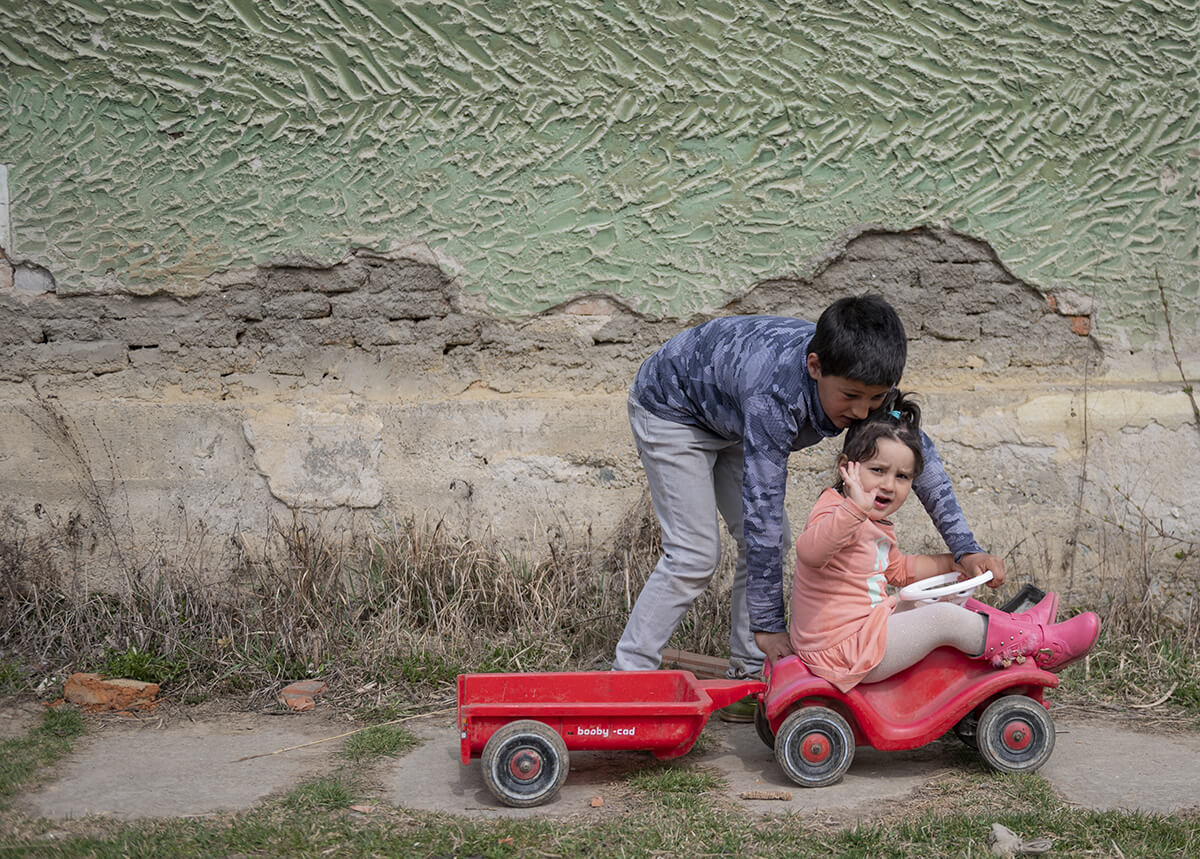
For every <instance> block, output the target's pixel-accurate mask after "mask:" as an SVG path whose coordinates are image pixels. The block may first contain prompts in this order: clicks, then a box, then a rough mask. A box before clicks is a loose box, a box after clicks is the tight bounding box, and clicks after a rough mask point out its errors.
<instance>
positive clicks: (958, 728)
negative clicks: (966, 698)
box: [954, 713, 979, 749]
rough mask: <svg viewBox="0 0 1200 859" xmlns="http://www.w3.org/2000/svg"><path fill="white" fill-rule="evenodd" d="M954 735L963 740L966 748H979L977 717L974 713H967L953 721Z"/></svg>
mask: <svg viewBox="0 0 1200 859" xmlns="http://www.w3.org/2000/svg"><path fill="white" fill-rule="evenodd" d="M954 735H955V736H956V737H958V738H959V739H960V740H962V741H963V744H964V745H966V746H967V747H968V748H972V749H978V748H979V719H978V717H976V715H975V714H974V713H968V714H967V715H965V716H963V717H962V718H961V719H959V720H958V721H957V722H955V723H954Z"/></svg>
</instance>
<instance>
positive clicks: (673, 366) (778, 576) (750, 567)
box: [631, 316, 983, 632]
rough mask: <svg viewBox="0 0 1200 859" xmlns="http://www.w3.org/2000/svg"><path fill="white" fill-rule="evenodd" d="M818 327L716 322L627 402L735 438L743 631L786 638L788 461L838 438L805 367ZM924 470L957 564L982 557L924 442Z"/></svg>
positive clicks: (935, 514)
mask: <svg viewBox="0 0 1200 859" xmlns="http://www.w3.org/2000/svg"><path fill="white" fill-rule="evenodd" d="M814 331H816V325H814V324H813V323H811V322H807V321H805V320H803V319H793V318H791V317H781V316H732V317H722V318H720V319H714V320H712V321H711V322H706V323H705V324H703V325H700V326H698V327H696V328H692V329H689V330H687V331H684V332H683V333H681V334H678V335H676V336H675V337H672V338H671V339H670V340H669V341H667V343H666V344H664V345H663V346H662V348H660V349H659V350H658V351H657V352H655V353H654V354H653V355H651V356H650V357H649V358H647V359H646V361H645V362H644V363H643V364H642V366H641V368H640V369H639V370H638V373H637V378H636V379H635V381H634V383H633V389H632V391H631V394H632V396H633V397H634V398H635V399H636V400H637V401H638V402H639V403H641V404H642V405H643V406H645V407H646V409H648V410H649V411H650V412H651V413H653V414H655V415H657V416H658V417H660V418H662V419H664V420H668V421H674V422H675V423H682V424H689V425H692V426H697V427H700V428H702V429H705V430H707V431H709V432H711V433H713V434H715V435H717V436H720V437H721V438H727V439H741V441H742V447H743V451H744V458H745V465H744V470H743V474H742V506H743V510H744V517H745V522H744V528H745V535H746V565H747V571H748V572H747V584H746V591H747V594H746V596H747V600H748V603H749V610H750V628H751V629H752V630H754V631H755V632H783V631H784V630H785V629H786V628H787V627H786V625H785V622H784V620H785V618H784V605H783V587H782V582H783V579H782V575H783V557H782V547H781V544H782V542H783V515H784V506H783V500H784V493H785V491H786V488H787V460H788V455H789V454H790V453H791V452H792V451H794V450H801V449H802V448H806V447H809V446H811V445H813V444H816V443H817V442H819V441H820V440H821V439H822V438H828V437H830V436H835V435H837V434H838V433H840V432H841V430H840V429H838V428H837V427H836V426H834V424H833V422H832V421H830V420H829V418H828V417H826V415H825V412H824V410H823V409H822V408H821V402H820V400H819V398H818V397H817V384H816V380H814V379H813V378H812V377H811V376H810V375H809V374H808V371H807V369H806V367H805V359H806V358H807V355H808V343H809V341H810V340H811V339H812V336H813V333H814ZM922 438H923V443H924V452H925V470H924V471H923V472H922V473H921V475H920V476H919V477H918V478H917V479H916V480H915V481H913V490H914V491H915V492H916V494H917V497H918V498H920V499H921V503H922V504H924V505H925V509H926V511H928V513H929V516H930V518H931V519H932V520H933V523H934V526H935V527H936V528H937V530H938V532H939V533H940V534H941V535H942V539H944V540H945V541H946V545H947V546H948V547H949V549H950V551H952V552H953V553H954V556H955V557H956V558H957V557H960V556H962V555H964V554H969V553H972V552H982V551H983V550H982V549H981V548H980V546H979V544H978V543H976V542H975V537H974V535H972V533H971V529H970V528H969V527H967V523H966V520H965V519H964V518H963V513H962V508H961V507H959V504H958V499H956V498H955V497H954V490H953V488H952V487H951V486H950V478H949V477H947V476H946V469H945V468H944V466H943V465H942V460H941V457H939V456H938V453H937V450H936V449H935V448H934V446H933V442H931V441H930V440H929V437H928V436H926V435H924V433H922Z"/></svg>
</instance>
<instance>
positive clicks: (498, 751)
mask: <svg viewBox="0 0 1200 859" xmlns="http://www.w3.org/2000/svg"><path fill="white" fill-rule="evenodd" d="M479 762H480V765H481V766H482V767H483V783H484V784H486V785H487V788H488V790H490V791H491V792H492V796H494V797H496V799H498V800H500V801H501V802H503V803H504V804H505V805H511V806H512V807H513V808H529V807H530V806H534V805H541V804H542V803H543V802H547V801H548V800H549V799H550V798H551V797H553V796H554V795H555V794H556V793H558V789H559V788H561V787H562V786H563V782H565V781H566V780H567V771H568V770H569V769H570V758H569V757H568V755H567V744H566V743H565V742H563V738H562V737H560V736H559V735H558V732H557V731H555V730H554V729H553V728H551V727H550V726H548V725H546V724H544V723H543V722H538V721H535V720H533V719H522V720H520V721H518V722H509V723H508V724H507V725H505V726H504V727H502V728H500V729H499V730H498V731H496V733H494V734H492V736H491V739H489V740H488V741H487V745H485V746H484V747H483V754H482V755H480V759H479Z"/></svg>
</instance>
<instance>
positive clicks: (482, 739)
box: [458, 671, 766, 808]
mask: <svg viewBox="0 0 1200 859" xmlns="http://www.w3.org/2000/svg"><path fill="white" fill-rule="evenodd" d="M765 691H766V684H764V683H763V682H762V681H760V680H697V679H696V676H695V675H694V674H692V672H690V671H564V672H547V673H534V674H460V675H459V677H458V729H459V733H460V735H461V739H462V762H463V763H464V764H469V763H470V761H471V758H474V757H477V758H479V759H480V764H481V766H482V768H483V781H484V783H485V784H486V785H487V787H488V790H490V791H491V792H492V794H493V795H494V796H495V797H496V799H498V800H500V801H501V802H503V803H504V804H506V805H511V806H514V807H518V808H525V807H528V806H533V805H540V804H541V803H543V802H546V801H547V800H549V799H550V798H551V797H553V796H554V794H556V793H557V792H558V790H559V788H561V787H562V785H563V782H565V781H566V779H567V771H568V770H569V768H570V767H569V756H568V750H573V749H578V750H589V751H597V750H608V751H617V750H624V751H640V750H644V751H649V752H653V753H654V756H655V757H657V758H659V759H660V760H662V759H667V758H675V757H679V756H680V755H684V754H686V753H687V752H688V750H690V749H691V747H692V746H693V745H694V744H695V742H696V740H697V738H699V736H700V732H701V731H702V730H703V729H704V726H705V724H707V722H708V717H709V716H710V715H711V714H712V712H713V711H714V710H718V709H720V708H721V707H725V706H727V705H729V704H732V703H733V702H734V701H737V700H739V699H740V698H744V697H745V696H747V695H754V694H762V693H763V692H765Z"/></svg>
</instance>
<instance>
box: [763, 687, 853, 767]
mask: <svg viewBox="0 0 1200 859" xmlns="http://www.w3.org/2000/svg"><path fill="white" fill-rule="evenodd" d="M775 760H776V761H778V762H779V766H781V767H782V768H783V771H784V772H785V773H787V777H788V778H790V779H791V780H792V781H794V782H795V783H796V784H798V785H800V786H801V787H826V786H828V785H831V784H834V783H835V782H837V781H839V780H840V779H841V777H842V776H843V775H845V773H846V770H848V769H849V768H850V763H851V761H853V760H854V732H853V731H852V730H851V729H850V723H849V722H847V721H846V720H845V719H844V718H842V717H841V716H840V715H838V714H837V713H835V712H834V711H833V710H830V709H828V708H827V707H801V708H800V709H799V710H797V711H795V712H794V713H792V714H791V715H790V716H788V717H787V718H786V719H784V720H783V724H782V725H780V726H779V732H778V733H777V734H776V735H775Z"/></svg>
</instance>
